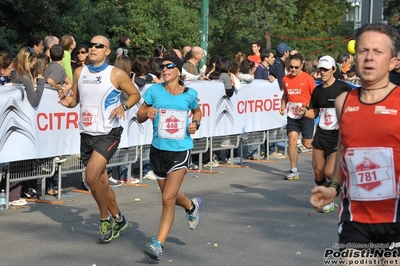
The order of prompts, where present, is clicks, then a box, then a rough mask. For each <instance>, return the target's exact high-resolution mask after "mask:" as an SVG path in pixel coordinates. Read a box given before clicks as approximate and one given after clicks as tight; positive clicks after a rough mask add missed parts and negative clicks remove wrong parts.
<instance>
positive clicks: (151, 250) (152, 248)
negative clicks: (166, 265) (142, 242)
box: [144, 238, 163, 260]
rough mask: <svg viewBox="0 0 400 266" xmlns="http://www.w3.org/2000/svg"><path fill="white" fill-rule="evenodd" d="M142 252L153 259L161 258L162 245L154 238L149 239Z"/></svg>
mask: <svg viewBox="0 0 400 266" xmlns="http://www.w3.org/2000/svg"><path fill="white" fill-rule="evenodd" d="M144 253H145V254H146V255H148V256H149V257H150V258H151V259H153V260H161V255H162V254H163V246H162V245H161V242H160V241H158V240H157V239H156V238H152V239H151V243H150V244H147V245H146V246H145V247H144Z"/></svg>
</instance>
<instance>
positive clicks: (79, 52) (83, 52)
mask: <svg viewBox="0 0 400 266" xmlns="http://www.w3.org/2000/svg"><path fill="white" fill-rule="evenodd" d="M76 54H87V52H86V51H78V52H76Z"/></svg>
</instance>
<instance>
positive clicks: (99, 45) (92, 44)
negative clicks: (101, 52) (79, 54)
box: [89, 42, 107, 49]
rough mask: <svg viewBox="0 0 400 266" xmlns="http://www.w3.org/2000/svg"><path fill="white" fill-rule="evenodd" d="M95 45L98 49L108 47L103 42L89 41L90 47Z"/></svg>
mask: <svg viewBox="0 0 400 266" xmlns="http://www.w3.org/2000/svg"><path fill="white" fill-rule="evenodd" d="M93 46H94V48H96V49H103V48H104V47H106V48H107V46H105V45H104V44H102V43H93V42H91V43H89V48H93Z"/></svg>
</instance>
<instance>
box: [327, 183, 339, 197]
mask: <svg viewBox="0 0 400 266" xmlns="http://www.w3.org/2000/svg"><path fill="white" fill-rule="evenodd" d="M328 187H333V188H334V189H336V197H337V196H339V194H340V191H341V190H342V188H341V186H340V184H339V183H338V182H335V181H331V182H330V183H329V186H328Z"/></svg>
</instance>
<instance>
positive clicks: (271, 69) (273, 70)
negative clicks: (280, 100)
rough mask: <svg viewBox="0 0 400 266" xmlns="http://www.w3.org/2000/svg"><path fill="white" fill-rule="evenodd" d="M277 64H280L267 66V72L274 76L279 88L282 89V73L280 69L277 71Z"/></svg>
mask: <svg viewBox="0 0 400 266" xmlns="http://www.w3.org/2000/svg"><path fill="white" fill-rule="evenodd" d="M279 66H280V64H279V65H278V64H273V65H272V66H270V67H269V73H270V74H271V75H272V76H274V77H275V78H276V79H277V80H278V83H279V88H280V89H281V90H283V85H282V79H283V77H284V75H282V73H281V71H279Z"/></svg>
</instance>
